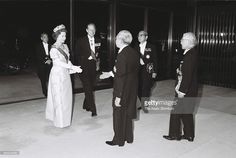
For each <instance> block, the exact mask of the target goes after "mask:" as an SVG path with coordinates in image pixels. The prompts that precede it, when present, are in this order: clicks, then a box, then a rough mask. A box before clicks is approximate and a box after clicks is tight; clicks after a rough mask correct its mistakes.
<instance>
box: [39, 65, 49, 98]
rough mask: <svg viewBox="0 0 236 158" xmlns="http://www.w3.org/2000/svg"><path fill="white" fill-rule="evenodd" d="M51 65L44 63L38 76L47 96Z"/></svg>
mask: <svg viewBox="0 0 236 158" xmlns="http://www.w3.org/2000/svg"><path fill="white" fill-rule="evenodd" d="M50 70H51V66H49V65H44V66H42V67H41V68H39V70H38V71H39V72H38V76H39V79H40V82H41V86H42V91H43V94H44V95H45V96H47V90H48V79H49V74H50Z"/></svg>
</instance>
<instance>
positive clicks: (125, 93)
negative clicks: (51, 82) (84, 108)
mask: <svg viewBox="0 0 236 158" xmlns="http://www.w3.org/2000/svg"><path fill="white" fill-rule="evenodd" d="M131 42H132V35H131V33H130V32H129V31H127V30H122V31H120V32H119V33H118V35H117V36H116V46H117V47H118V48H119V51H118V55H117V60H116V63H115V66H114V71H113V72H112V71H110V72H105V73H104V72H103V74H102V75H101V76H100V78H101V79H104V78H107V77H110V76H114V85H113V103H112V106H113V130H114V137H113V139H112V140H111V141H106V144H108V145H111V146H114V145H118V146H124V144H125V141H126V142H127V143H132V142H133V139H134V138H133V119H135V118H136V114H137V111H136V101H137V94H138V72H139V54H138V53H137V52H136V51H135V50H134V49H133V48H131V47H130V46H129V44H130V43H131Z"/></svg>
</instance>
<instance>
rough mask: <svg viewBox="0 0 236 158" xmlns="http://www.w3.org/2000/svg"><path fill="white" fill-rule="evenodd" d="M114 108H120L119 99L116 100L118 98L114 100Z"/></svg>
mask: <svg viewBox="0 0 236 158" xmlns="http://www.w3.org/2000/svg"><path fill="white" fill-rule="evenodd" d="M115 106H116V107H121V105H120V98H118V97H116V98H115Z"/></svg>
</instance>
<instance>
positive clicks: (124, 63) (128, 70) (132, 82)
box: [113, 46, 139, 118]
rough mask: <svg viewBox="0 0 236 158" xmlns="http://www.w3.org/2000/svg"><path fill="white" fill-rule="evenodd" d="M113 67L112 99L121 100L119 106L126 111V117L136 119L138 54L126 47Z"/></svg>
mask: <svg viewBox="0 0 236 158" xmlns="http://www.w3.org/2000/svg"><path fill="white" fill-rule="evenodd" d="M115 67H116V72H115V75H114V85H113V86H114V91H113V97H114V98H115V97H119V98H121V101H120V105H121V107H122V108H124V109H126V110H127V114H128V117H130V118H136V101H137V95H138V72H139V54H138V53H137V52H136V51H135V50H134V49H133V48H131V47H130V46H126V47H125V48H123V50H122V51H121V52H120V53H119V54H118V55H117V60H116V64H115Z"/></svg>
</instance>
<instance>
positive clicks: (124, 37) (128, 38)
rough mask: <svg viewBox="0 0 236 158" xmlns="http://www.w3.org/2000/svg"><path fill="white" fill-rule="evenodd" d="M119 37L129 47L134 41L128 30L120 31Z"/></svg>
mask: <svg viewBox="0 0 236 158" xmlns="http://www.w3.org/2000/svg"><path fill="white" fill-rule="evenodd" d="M117 37H118V38H120V39H121V40H122V42H123V43H124V44H127V45H129V44H130V43H131V42H132V40H133V37H132V34H131V33H130V32H129V31H128V30H122V31H120V32H119V33H118V34H117Z"/></svg>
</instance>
